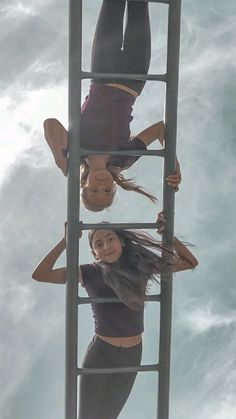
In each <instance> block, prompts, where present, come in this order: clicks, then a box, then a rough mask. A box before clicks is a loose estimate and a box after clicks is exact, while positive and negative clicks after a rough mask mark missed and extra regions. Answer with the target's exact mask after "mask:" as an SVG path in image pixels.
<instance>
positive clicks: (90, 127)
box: [44, 0, 181, 211]
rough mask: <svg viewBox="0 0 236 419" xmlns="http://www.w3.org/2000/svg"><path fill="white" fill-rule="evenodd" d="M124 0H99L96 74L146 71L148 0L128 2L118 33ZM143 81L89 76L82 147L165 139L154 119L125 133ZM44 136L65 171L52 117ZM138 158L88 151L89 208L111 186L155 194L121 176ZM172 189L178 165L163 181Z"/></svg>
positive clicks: (61, 135) (101, 204) (102, 203)
mask: <svg viewBox="0 0 236 419" xmlns="http://www.w3.org/2000/svg"><path fill="white" fill-rule="evenodd" d="M125 3H126V2H125V1H123V0H103V3H102V7H101V11H100V15H99V18H98V22H97V26H96V30H95V35H94V40H93V48H92V57H91V70H92V72H95V73H120V74H122V73H136V74H147V72H148V69H149V64H150V57H151V36H150V23H149V13H148V2H142V1H137V2H135V1H132V2H127V23H126V27H125V32H124V36H123V20H124V11H125ZM144 85H145V81H142V80H128V79H124V78H123V79H122V78H121V79H119V80H117V79H113V78H109V79H94V80H92V81H91V86H90V91H89V94H88V96H87V97H86V99H85V101H84V103H83V105H82V109H81V145H82V147H84V148H87V149H91V150H92V149H94V150H145V149H146V147H147V146H148V145H149V144H151V143H152V142H153V141H155V140H156V139H158V140H159V141H160V143H161V144H163V142H164V123H163V121H161V122H158V123H156V124H154V125H152V126H151V127H149V128H147V129H145V130H144V131H142V132H141V133H140V134H138V136H137V137H135V138H133V139H132V137H131V136H130V122H131V121H132V119H133V117H132V106H133V104H134V102H135V99H136V97H137V96H138V95H140V93H141V92H142V90H143V88H144ZM44 128H45V138H46V140H47V142H48V144H49V146H50V148H51V150H52V152H53V155H54V157H55V161H56V164H57V165H58V166H59V168H60V169H61V170H62V172H63V173H64V175H66V174H67V158H66V155H67V151H66V150H67V131H66V130H65V128H64V127H63V126H62V125H61V123H60V122H59V121H57V120H56V119H53V118H50V119H47V120H46V121H45V122H44ZM138 158H139V157H137V156H136V157H135V156H126V157H125V156H107V155H99V156H98V155H97V156H96V155H88V156H86V157H85V158H82V159H81V162H80V166H81V180H80V184H81V199H82V201H83V203H84V205H85V207H86V208H87V209H89V210H91V211H101V210H103V209H104V208H106V207H109V206H110V205H111V204H112V202H113V199H114V195H115V192H116V185H119V186H120V187H122V188H123V189H125V190H127V191H135V192H138V193H141V194H143V195H145V196H147V197H148V198H149V199H151V201H154V200H155V197H154V196H152V195H150V194H149V193H148V192H147V191H145V190H144V189H142V188H141V187H140V186H138V185H136V184H135V182H134V181H133V180H132V179H125V178H124V176H123V174H122V171H123V170H125V169H127V168H128V167H130V166H131V165H133V164H134V163H135V162H136V161H137V160H138ZM166 180H167V182H168V184H169V185H170V187H172V189H173V191H177V190H178V185H179V183H180V181H181V173H180V168H179V163H178V161H176V172H175V174H174V175H170V176H168V178H167V179H166Z"/></svg>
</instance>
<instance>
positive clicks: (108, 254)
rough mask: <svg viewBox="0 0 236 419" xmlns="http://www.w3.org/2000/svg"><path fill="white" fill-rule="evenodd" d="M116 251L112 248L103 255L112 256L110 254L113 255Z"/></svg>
mask: <svg viewBox="0 0 236 419" xmlns="http://www.w3.org/2000/svg"><path fill="white" fill-rule="evenodd" d="M115 253H116V251H115V250H113V251H112V252H109V253H106V254H105V257H107V256H108V257H109V256H112V255H114V254H115Z"/></svg>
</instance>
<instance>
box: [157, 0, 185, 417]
mask: <svg viewBox="0 0 236 419" xmlns="http://www.w3.org/2000/svg"><path fill="white" fill-rule="evenodd" d="M180 14H181V0H174V1H173V0H171V2H170V6H169V15H168V46H167V84H166V109H165V122H166V142H165V158H164V177H163V210H164V212H165V218H166V220H167V225H166V229H165V232H164V234H163V243H164V244H170V245H172V244H173V236H174V204H175V196H174V193H173V192H172V191H171V188H170V187H169V186H168V185H167V184H166V182H165V178H166V177H167V176H168V175H169V174H171V173H174V170H175V160H176V131H177V103H178V70H179V48H180ZM172 278H173V274H172V273H170V274H167V275H163V276H162V278H161V304H160V341H159V363H160V369H159V386H158V416H157V417H158V419H168V418H169V388H170V354H171V317H172Z"/></svg>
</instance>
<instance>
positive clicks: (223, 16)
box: [0, 0, 236, 419]
mask: <svg viewBox="0 0 236 419" xmlns="http://www.w3.org/2000/svg"><path fill="white" fill-rule="evenodd" d="M99 6H100V1H98V0H93V1H90V2H89V1H87V2H86V5H85V7H84V24H83V47H84V48H83V68H84V69H89V51H90V47H91V41H92V36H93V30H94V27H95V23H96V18H97V15H98V11H99ZM0 10H1V26H0V28H1V29H0V31H1V38H0V39H1V41H0V42H1V70H0V71H1V77H0V84H1V91H0V92H1V93H0V115H1V118H0V124H1V130H0V132H1V165H0V194H1V200H0V205H1V227H0V228H1V232H0V233H1V234H0V238H1V256H0V257H1V265H0V266H1V268H0V269H1V287H0V298H1V306H0V307H1V316H0V325H1V347H0V362H1V379H0V384H1V400H0V417H1V419H13V418H15V417H16V416H17V418H18V419H32V418H33V419H55V418H57V419H62V418H63V417H64V308H65V307H64V302H65V288H64V286H53V285H50V284H47V285H44V284H40V283H36V282H33V280H31V272H32V270H33V268H34V267H35V265H36V264H37V263H38V262H39V260H40V259H41V258H42V257H43V256H44V255H45V253H46V252H47V251H48V250H49V249H50V248H51V247H52V246H53V245H54V244H55V243H56V242H57V240H59V239H60V238H61V237H62V234H63V223H64V220H65V219H66V181H65V178H63V176H62V175H61V173H60V172H59V170H57V168H56V167H55V166H54V163H53V159H52V157H51V155H50V152H49V149H48V147H47V145H46V143H45V141H44V139H43V133H42V123H43V120H44V119H45V118H46V117H50V116H54V117H56V118H58V119H59V120H61V121H62V122H63V123H64V124H65V126H67V119H68V117H67V64H68V60H67V54H68V46H67V40H68V10H67V2H63V1H61V0H59V1H55V0H25V1H24V2H20V1H11V0H8V1H6V0H1V4H0ZM166 10H167V9H166V6H164V5H155V4H151V6H150V11H151V24H152V62H151V68H150V71H151V72H152V73H159V72H163V71H165V59H166V28H167V25H166V16H167V13H166ZM235 30H236V4H235V1H234V0H227V2H223V1H222V0H199V1H197V2H196V1H194V0H183V6H182V31H181V57H180V86H179V112H178V156H179V159H180V161H181V167H182V172H183V182H182V184H181V188H180V192H179V193H178V194H177V195H176V221H175V230H176V234H177V235H178V236H179V237H181V238H183V239H184V240H186V241H188V242H191V243H193V244H194V245H195V247H194V248H193V252H194V254H195V255H196V256H197V258H198V259H199V263H200V265H199V267H198V268H197V270H196V271H195V272H185V273H178V274H177V275H176V277H175V279H174V307H173V339H172V369H171V404H170V419H189V418H190V417H191V419H205V418H208V419H235V418H236V405H235V391H236V365H235V364H236V356H235V354H236V303H235V301H236V287H235V247H236V237H235V222H234V221H235V220H234V215H235V211H236V197H235V193H234V191H235V172H236V171H235V144H234V136H235V132H236V127H235V93H236V92H235V90H236V87H235V70H236V68H235V67H236V58H235V57H236V54H235ZM87 88H88V83H87V82H86V83H84V84H83V89H82V95H83V97H84V96H85V94H86V92H87ZM163 100H164V88H163V86H162V85H161V84H160V83H153V82H148V83H147V85H146V87H145V90H144V92H143V94H142V96H141V97H140V98H139V99H138V100H137V103H136V104H135V108H134V113H133V115H134V121H133V123H132V131H133V133H137V132H138V131H140V130H142V129H143V128H145V127H146V126H148V125H150V124H152V123H154V122H156V121H158V120H160V119H162V117H163V109H164V105H163V103H164V102H163ZM129 174H130V175H131V176H135V177H136V179H137V181H138V182H139V183H141V184H142V185H144V186H145V187H146V188H148V189H149V190H150V191H151V192H153V193H154V194H156V195H158V196H159V198H160V199H159V202H158V204H157V205H156V206H154V205H152V204H150V203H149V202H147V201H146V200H145V199H143V198H142V197H139V196H135V195H133V194H131V193H129V194H127V193H125V192H122V191H119V194H118V196H117V198H116V200H115V203H114V206H113V208H112V210H108V211H106V212H104V213H103V214H100V215H96V214H89V213H88V212H87V211H85V210H82V212H81V219H82V220H84V221H86V222H89V221H91V222H97V221H101V220H104V219H106V220H108V221H114V222H116V221H122V222H129V221H143V222H150V221H152V220H154V218H155V215H156V213H157V212H158V211H159V210H160V209H161V174H162V164H161V161H160V160H159V159H157V158H150V157H149V158H148V157H146V158H143V159H142V161H141V160H140V161H139V162H138V163H137V164H136V166H135V167H134V168H132V169H130V172H129ZM84 236H86V235H84ZM89 261H91V255H90V253H89V250H88V247H87V243H86V237H83V239H82V245H81V253H80V262H81V263H87V262H89ZM63 263H64V256H63V257H62V258H61V260H60V263H59V264H58V266H60V265H61V264H63ZM80 310H81V311H80V313H79V314H80V316H79V318H80V326H79V331H80V344H79V355H80V360H81V357H82V356H83V353H84V350H85V348H86V345H87V344H88V342H89V340H90V338H91V336H92V333H93V325H92V316H91V312H90V309H89V308H88V307H87V308H83V309H80ZM157 348H158V307H157V306H156V305H155V304H154V303H151V304H150V305H149V306H147V308H146V330H145V336H144V355H143V363H148V362H155V361H156V360H157V354H158V349H157ZM156 389H157V377H156V376H155V375H154V374H152V373H146V374H140V375H139V377H138V379H137V381H136V384H135V388H134V390H133V392H132V395H131V397H130V399H129V401H128V403H127V405H126V407H125V409H124V411H123V412H122V414H121V415H120V418H121V419H128V418H131V417H135V418H136V419H143V417H144V415H145V417H146V418H148V419H152V418H154V417H155V408H156ZM132 415H133V416H132Z"/></svg>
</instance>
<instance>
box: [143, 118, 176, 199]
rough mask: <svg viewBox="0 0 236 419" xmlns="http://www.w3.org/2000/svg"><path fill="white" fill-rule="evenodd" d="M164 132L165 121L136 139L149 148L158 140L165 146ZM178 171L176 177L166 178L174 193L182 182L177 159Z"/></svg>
mask: <svg viewBox="0 0 236 419" xmlns="http://www.w3.org/2000/svg"><path fill="white" fill-rule="evenodd" d="M164 132H165V124H164V122H163V121H160V122H157V123H156V124H154V125H151V126H150V127H148V128H146V129H145V130H144V131H141V132H140V133H139V134H138V135H136V137H138V138H139V139H140V140H142V141H143V143H144V144H145V146H146V147H147V146H149V145H150V144H152V143H153V142H154V141H155V140H158V141H159V142H160V144H161V145H162V146H163V144H164ZM175 169H176V171H175V174H174V175H169V176H168V177H167V178H166V181H167V183H168V185H169V186H171V187H172V189H173V191H174V192H177V191H178V190H179V188H178V185H179V184H180V182H181V171H180V165H179V162H178V159H177V157H176V168H175Z"/></svg>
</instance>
